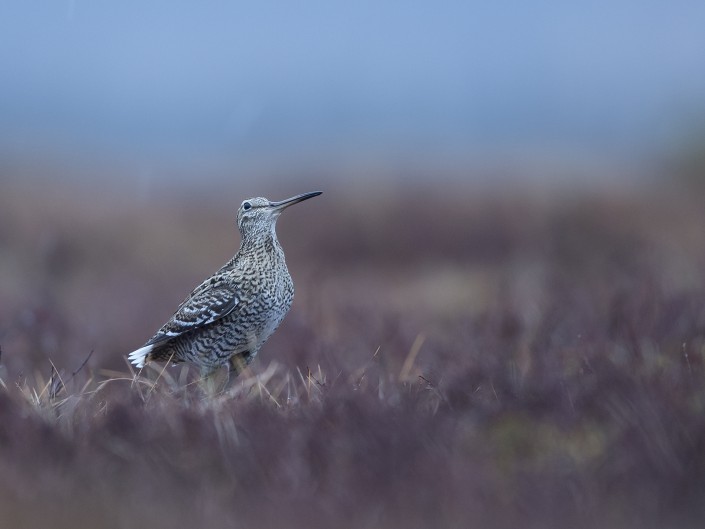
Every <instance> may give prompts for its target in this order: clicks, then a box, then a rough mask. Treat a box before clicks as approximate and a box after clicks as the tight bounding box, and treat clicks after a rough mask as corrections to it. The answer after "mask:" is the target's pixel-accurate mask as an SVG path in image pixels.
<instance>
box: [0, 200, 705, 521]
mask: <svg viewBox="0 0 705 529" xmlns="http://www.w3.org/2000/svg"><path fill="white" fill-rule="evenodd" d="M14 193H15V195H13V194H12V193H8V194H6V195H5V196H4V197H3V203H2V204H1V205H2V206H3V207H2V208H0V242H2V245H1V246H0V248H2V252H3V253H2V254H0V256H1V257H2V259H0V267H2V269H1V270H0V272H1V274H0V293H1V294H2V305H0V322H1V324H0V346H1V347H2V356H1V357H0V525H1V526H3V527H5V526H7V527H13V528H23V527H41V526H47V527H52V528H57V529H63V528H75V527H94V528H128V527H153V528H162V527H163V528H167V527H168V528H173V527H209V528H219V527H243V528H254V529H256V528H260V527H262V528H264V527H313V528H315V527H321V528H324V527H355V528H364V527H369V528H393V527H404V528H426V527H442V528H458V529H460V528H468V527H478V528H480V527H481V528H486V527H507V528H515V527H524V528H531V527H535V528H545V527H575V528H597V527H600V528H606V527H614V528H632V527H634V528H636V527H639V528H643V527H646V528H648V527H654V528H655V527H686V528H687V527H700V526H701V521H702V519H703V517H705V501H703V500H704V499H705V363H704V360H705V288H704V284H705V283H704V281H703V280H704V279H705V237H703V229H702V228H703V226H705V212H704V211H702V208H701V207H700V205H699V204H697V203H696V202H697V201H695V200H689V199H688V198H687V197H673V196H672V197H670V198H668V197H659V198H658V199H650V198H649V197H644V196H641V197H636V198H634V197H626V198H625V197H615V196H614V195H611V196H609V197H607V196H606V195H595V196H582V197H579V198H576V197H560V198H557V197H553V198H550V199H544V198H542V199H538V198H534V199H532V198H530V197H523V198H521V199H508V198H506V197H504V198H501V199H499V198H496V197H495V198H493V197H482V199H478V198H470V197H468V196H463V194H462V193H455V194H449V195H444V196H434V195H433V194H428V193H419V194H414V193H412V192H408V193H407V195H406V196H404V197H402V198H403V199H399V201H398V202H387V203H388V204H389V203H391V204H392V206H391V207H385V208H378V207H376V206H377V205H378V204H375V203H374V202H373V203H370V202H369V200H362V199H361V200H357V201H355V199H354V198H351V199H350V204H349V205H347V206H344V207H342V208H341V207H340V203H341V202H340V200H338V201H336V202H335V206H333V204H332V199H331V201H330V202H328V203H326V202H322V204H321V206H320V207H319V208H318V209H315V208H310V211H306V212H300V213H299V212H296V213H299V214H298V215H295V214H292V215H291V218H290V219H287V220H290V221H291V222H289V223H287V226H282V228H283V229H282V230H281V232H280V240H281V241H282V244H283V245H284V247H285V249H286V251H287V259H288V262H289V267H290V269H291V272H292V276H293V277H294V281H295V283H296V287H297V294H296V296H297V297H296V300H295V302H294V307H293V309H292V312H291V314H290V315H289V316H288V318H287V320H285V322H284V324H283V325H282V327H281V329H280V330H279V331H278V333H277V334H276V335H275V336H274V337H273V338H272V340H271V341H270V342H269V343H268V344H267V345H266V346H265V347H264V349H263V351H262V353H261V354H260V356H259V357H258V359H257V360H255V362H254V364H253V365H252V366H251V369H250V370H248V371H246V372H245V373H244V374H243V375H242V376H241V377H240V378H238V379H237V380H236V381H235V383H234V384H232V385H231V387H230V391H229V392H228V393H227V394H224V395H220V396H218V397H216V398H214V399H210V400H209V399H204V398H203V397H202V395H201V393H200V391H199V389H198V387H197V384H196V383H195V382H196V378H195V373H194V370H189V369H188V367H169V366H165V365H164V364H155V365H154V366H151V367H148V368H146V369H144V370H143V371H141V372H139V373H136V372H133V371H130V370H129V367H128V366H127V363H126V361H125V354H126V352H128V351H130V350H132V349H133V348H134V347H136V346H138V345H139V344H140V343H142V342H143V341H144V339H146V338H148V334H149V332H150V329H152V328H154V326H155V324H156V323H159V322H160V321H161V320H163V319H164V318H165V317H168V315H169V310H170V308H173V307H174V306H175V305H176V304H177V303H178V302H179V301H180V300H181V298H182V297H183V296H184V295H185V294H186V293H187V292H188V291H189V289H190V287H192V286H193V284H195V282H197V281H198V280H199V278H200V277H202V276H205V275H207V273H209V271H211V270H214V269H215V268H217V267H218V266H219V265H220V264H222V263H221V262H222V261H224V260H225V259H226V258H227V257H229V255H228V253H229V252H231V250H234V248H235V247H236V237H235V232H234V227H233V219H232V218H231V217H232V213H233V211H234V209H232V208H231V209H228V205H227V204H223V205H222V207H217V208H216V207H210V209H209V211H211V212H214V211H218V213H212V214H211V215H210V216H208V215H200V216H193V215H189V209H188V208H194V209H193V211H197V210H198V208H199V207H200V205H199V204H198V203H194V201H193V200H190V201H189V202H185V201H184V202H180V201H179V199H178V198H177V197H173V198H172V199H168V200H166V201H165V203H164V204H162V205H161V206H160V207H161V209H156V208H150V210H149V211H150V213H149V214H150V215H153V216H152V217H150V218H147V216H146V215H147V213H146V211H145V210H138V209H132V210H130V209H129V207H128V206H126V204H125V203H114V204H112V207H111V206H110V205H108V202H109V201H105V204H104V207H103V208H102V209H100V210H98V209H91V208H77V207H75V205H76V203H77V202H80V201H81V199H80V198H77V197H75V196H67V197H63V198H62V197H58V198H57V197H56V196H55V195H51V196H47V197H46V202H42V200H43V199H42V196H41V195H38V194H37V193H33V194H32V201H33V202H32V204H34V209H32V210H31V214H29V213H27V212H26V211H27V204H28V202H27V200H24V201H23V200H21V198H22V197H21V195H22V193H24V191H23V190H22V189H19V188H18V189H17V190H15V191H14ZM329 195H332V196H333V197H335V194H334V193H330V194H329ZM25 198H26V197H25ZM206 198H208V197H206ZM236 198H237V199H238V200H239V199H240V197H239V196H238V197H236ZM338 199H340V197H338ZM380 200H389V197H383V198H380ZM233 203H239V202H238V201H236V200H235V199H234V200H233ZM126 208H127V211H126ZM98 211H99V212H98ZM228 215H230V217H229V216H228ZM194 218H198V222H197V223H196V225H195V226H194V225H193V219H194ZM321 218H325V219H327V220H328V221H329V222H320V219H321ZM8 226H13V228H12V229H10V228H8ZM204 233H207V234H209V235H208V236H207V237H203V236H202V234H204ZM155 241H159V242H155ZM184 245H191V246H190V247H192V250H193V251H190V252H188V253H187V254H183V255H182V254H179V251H180V250H179V249H180V248H183V247H184ZM194 245H195V247H193V246H194ZM177 255H178V256H179V258H178V259H176V258H175V256H177ZM91 350H93V351H94V352H93V353H92V354H91Z"/></svg>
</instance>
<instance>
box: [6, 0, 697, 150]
mask: <svg viewBox="0 0 705 529" xmlns="http://www.w3.org/2000/svg"><path fill="white" fill-rule="evenodd" d="M703 28H705V3H704V2H695V1H692V2H671V3H666V2H653V1H639V2H637V1H631V0H612V1H599V2H547V1H536V2H523V1H504V2H417V1H410V2H409V1H407V2H368V1H360V2H323V1H321V2H299V3H296V2H266V1H264V2H261V1H260V2H226V1H220V2H218V1H206V2H185V1H164V0H155V1H152V2H138V1H120V2H118V1H107V0H104V1H99V0H91V1H90V2H89V1H81V0H72V1H63V2H60V1H34V0H24V1H15V0H9V1H7V0H6V1H5V2H3V3H2V4H1V5H0V35H1V36H0V42H2V46H0V78H1V79H2V83H0V152H3V151H4V152H13V151H22V150H23V149H24V150H32V149H38V148H56V149H59V150H61V149H64V150H66V151H67V152H78V153H80V152H81V151H96V152H113V153H118V154H120V153H124V154H128V153H129V154H130V155H136V156H140V157H145V158H159V157H164V156H168V157H176V159H178V158H179V157H180V156H189V155H192V154H193V155H199V153H201V154H204V155H209V154H214V155H221V154H227V153H250V154H252V155H255V156H256V155H265V154H269V155H271V154H272V153H274V154H275V155H276V153H278V152H287V151H290V150H301V151H311V152H316V151H317V150H318V151H320V150H321V149H322V150H325V149H331V150H336V149H349V150H352V151H355V150H356V149H358V150H360V151H364V150H365V149H385V148H389V149H401V150H404V149H410V150H415V149H424V148H428V149H429V150H432V149H434V148H436V147H438V146H439V145H446V146H453V148H457V149H458V150H463V149H469V150H482V149H485V148H486V149H489V150H497V151H499V152H501V151H502V150H503V149H505V148H506V149H512V148H516V147H522V146H526V147H527V148H532V146H543V147H548V148H551V149H556V150H560V149H567V150H570V149H577V150H580V149H589V150H595V151H596V152H599V151H600V150H602V149H604V150H610V149H623V150H625V152H632V151H634V150H636V151H639V150H644V151H648V150H649V149H651V148H652V146H653V145H654V144H655V143H658V142H660V141H663V140H664V139H665V138H666V139H667V138H668V136H669V134H672V133H673V132H674V130H677V129H678V127H679V126H681V125H682V124H684V123H686V124H687V121H688V120H689V119H691V118H693V119H697V117H698V115H699V114H698V113H700V112H702V111H703V110H704V109H705V30H704V29H703Z"/></svg>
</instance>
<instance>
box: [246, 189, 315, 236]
mask: <svg viewBox="0 0 705 529" xmlns="http://www.w3.org/2000/svg"><path fill="white" fill-rule="evenodd" d="M321 193H322V191H312V192H310V193H303V194H301V195H296V196H295V197H291V198H287V199H286V200H281V201H279V202H272V201H271V200H269V199H267V198H264V197H256V198H248V199H247V200H245V201H244V202H243V203H242V204H241V205H240V208H239V209H238V210H237V227H238V228H239V230H240V235H242V237H243V239H244V238H245V237H246V236H247V235H250V234H256V233H267V232H268V231H270V230H273V229H274V226H275V225H276V222H277V218H279V215H280V214H281V212H282V211H284V210H285V209H286V208H288V207H289V206H293V205H294V204H298V203H299V202H303V201H304V200H307V199H309V198H313V197H317V196H318V195H320V194H321Z"/></svg>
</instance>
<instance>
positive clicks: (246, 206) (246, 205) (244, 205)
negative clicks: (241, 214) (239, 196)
mask: <svg viewBox="0 0 705 529" xmlns="http://www.w3.org/2000/svg"><path fill="white" fill-rule="evenodd" d="M251 207H252V204H250V203H249V202H245V203H244V204H243V205H242V209H244V210H245V211H247V210H248V209H250V208H251Z"/></svg>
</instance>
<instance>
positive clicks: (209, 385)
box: [201, 367, 230, 397]
mask: <svg viewBox="0 0 705 529" xmlns="http://www.w3.org/2000/svg"><path fill="white" fill-rule="evenodd" d="M229 378H230V372H229V371H228V370H225V369H220V368H218V367H216V368H212V367H202V368H201V389H203V392H204V393H205V394H206V396H208V397H214V396H216V395H217V394H218V393H221V392H222V391H223V390H224V389H225V387H226V386H227V384H228V380H229Z"/></svg>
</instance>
